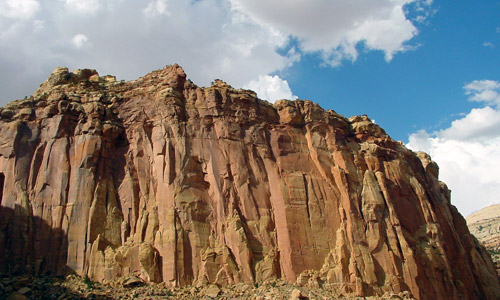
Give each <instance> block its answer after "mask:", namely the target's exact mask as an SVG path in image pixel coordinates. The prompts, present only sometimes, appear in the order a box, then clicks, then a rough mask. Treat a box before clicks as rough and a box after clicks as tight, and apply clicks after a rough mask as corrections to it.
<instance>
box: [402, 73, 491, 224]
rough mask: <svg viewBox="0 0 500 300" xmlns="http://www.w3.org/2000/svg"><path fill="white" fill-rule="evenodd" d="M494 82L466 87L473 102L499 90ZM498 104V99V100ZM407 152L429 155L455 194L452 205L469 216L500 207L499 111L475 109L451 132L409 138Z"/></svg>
mask: <svg viewBox="0 0 500 300" xmlns="http://www.w3.org/2000/svg"><path fill="white" fill-rule="evenodd" d="M499 87H500V83H498V82H496V81H492V80H480V81H473V82H471V83H468V84H466V85H465V86H464V88H465V90H466V91H467V94H469V96H470V98H469V99H471V100H472V101H482V102H486V103H487V104H492V103H493V102H491V101H490V100H488V99H490V98H488V97H486V98H485V99H486V100H477V99H481V97H482V96H479V97H476V98H475V96H477V95H481V93H483V92H484V91H487V90H492V89H498V88H499ZM497 100H498V99H497ZM494 103H496V104H497V105H498V102H494ZM407 146H408V148H410V149H413V150H420V151H425V152H427V153H429V154H430V155H431V157H432V159H433V160H434V161H436V162H437V163H438V165H439V167H440V179H441V180H442V181H444V182H446V184H448V187H449V188H450V189H451V190H452V203H453V204H454V205H456V206H457V208H458V209H459V211H460V212H461V213H462V214H464V215H465V216H466V215H469V214H471V213H472V212H474V211H476V210H478V209H480V208H482V207H484V206H487V205H490V204H494V203H500V198H499V196H498V195H500V160H499V159H498V157H500V109H499V108H498V107H491V106H485V107H482V108H475V109H472V110H471V111H470V112H469V113H468V114H466V115H465V116H464V117H462V118H460V119H457V120H455V121H453V122H452V124H451V126H450V127H449V128H446V129H444V130H440V131H437V132H434V133H432V134H429V133H428V132H426V131H424V130H421V131H418V132H416V133H414V134H412V135H410V137H409V143H408V144H407Z"/></svg>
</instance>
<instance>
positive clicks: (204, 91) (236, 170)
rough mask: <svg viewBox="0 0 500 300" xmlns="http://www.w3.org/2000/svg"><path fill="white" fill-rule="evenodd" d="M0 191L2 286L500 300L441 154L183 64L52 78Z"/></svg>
mask: <svg viewBox="0 0 500 300" xmlns="http://www.w3.org/2000/svg"><path fill="white" fill-rule="evenodd" d="M0 187H2V189H1V191H0V192H1V195H0V196H1V209H2V211H1V214H0V268H2V269H3V270H2V271H3V272H12V273H16V272H18V273H22V272H32V273H35V274H38V273H51V274H64V273H68V272H73V271H74V272H76V273H77V274H80V275H83V276H85V275H86V276H89V277H90V278H91V279H93V280H97V281H101V282H107V281H110V280H113V279H114V278H118V277H123V276H129V275H135V276H138V277H140V278H141V279H142V280H144V281H149V282H165V283H166V284H167V285H170V286H186V285H204V284H218V285H232V284H237V283H247V284H253V283H262V282H269V281H273V280H275V279H278V278H280V279H283V280H286V281H288V282H292V283H296V284H298V285H309V286H320V287H324V288H328V289H330V290H334V291H337V292H338V293H339V294H340V293H342V294H346V293H352V294H357V295H382V294H384V293H386V292H387V293H388V292H391V293H392V292H394V293H398V292H401V291H409V293H410V294H411V295H412V296H413V297H416V298H418V299H496V297H497V296H498V295H499V294H500V287H499V283H498V279H497V276H496V274H495V268H494V266H493V264H492V262H491V259H490V257H489V256H488V254H487V253H486V251H485V250H484V248H483V247H482V246H481V245H480V244H479V243H478V242H477V240H476V239H475V238H474V237H473V236H472V235H471V234H470V233H469V230H468V229H467V225H466V223H465V220H464V219H463V217H462V216H461V215H460V214H459V213H458V212H457V210H456V208H455V207H454V206H452V205H451V204H450V191H449V190H448V189H447V187H446V185H445V184H443V183H442V182H439V181H438V167H437V165H436V164H435V163H434V162H433V161H431V159H430V157H429V156H427V155H426V154H424V153H414V152H412V151H410V150H408V149H406V148H405V147H404V146H403V145H402V144H401V143H399V142H395V141H394V140H392V139H391V138H390V137H389V136H388V135H387V134H386V133H385V132H384V130H383V129H381V128H380V127H379V126H378V125H376V124H374V123H372V122H371V121H370V119H368V118H367V117H366V116H356V117H352V118H350V119H347V118H345V117H343V116H341V115H339V114H337V113H335V112H334V111H331V110H328V111H326V110H323V109H322V108H321V107H319V106H318V105H317V104H314V103H313V102H311V101H302V100H297V101H287V100H281V101H278V102H276V104H274V105H272V104H269V103H267V102H265V101H261V100H259V99H258V98H257V97H256V94H255V93H254V92H252V91H248V90H236V89H233V88H231V87H230V86H228V85H227V84H226V83H224V82H223V81H220V80H216V81H215V82H214V83H213V84H212V86H210V87H206V88H201V87H198V86H196V85H195V84H193V83H192V82H191V81H189V80H187V79H186V75H185V73H184V71H183V70H182V69H181V68H180V67H179V66H177V65H174V66H167V67H166V68H164V69H162V70H158V71H154V72H152V73H150V74H148V75H146V76H144V77H142V78H139V79H138V80H135V81H130V82H123V81H116V80H115V78H114V77H112V76H104V77H100V76H99V74H97V72H96V71H95V70H76V71H73V72H69V71H68V70H67V69H66V68H58V69H56V70H55V71H54V72H53V73H52V74H51V75H50V77H49V78H48V79H47V81H46V82H44V83H43V84H42V85H41V86H40V88H39V89H38V90H37V91H36V92H35V94H34V95H33V96H32V97H29V98H27V99H25V100H18V101H14V102H12V103H10V104H8V105H7V106H6V107H4V108H3V109H2V110H1V112H0Z"/></svg>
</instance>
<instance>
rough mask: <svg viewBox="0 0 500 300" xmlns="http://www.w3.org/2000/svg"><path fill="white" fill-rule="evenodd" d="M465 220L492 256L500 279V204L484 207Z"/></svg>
mask: <svg viewBox="0 0 500 300" xmlns="http://www.w3.org/2000/svg"><path fill="white" fill-rule="evenodd" d="M465 220H466V221H467V226H469V230H470V232H471V233H472V234H473V235H474V236H475V237H476V238H477V239H478V240H479V241H480V242H481V243H482V244H483V246H485V247H486V250H487V251H488V252H489V253H490V254H491V257H492V258H493V262H494V263H495V265H496V268H497V274H498V277H500V204H494V205H490V206H487V207H484V208H482V209H480V210H479V211H477V212H475V213H473V214H471V215H470V216H468V217H467V218H465Z"/></svg>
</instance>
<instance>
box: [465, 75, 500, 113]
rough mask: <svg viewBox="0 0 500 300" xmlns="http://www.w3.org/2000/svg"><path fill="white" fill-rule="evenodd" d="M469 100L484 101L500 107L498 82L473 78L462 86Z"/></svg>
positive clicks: (499, 84) (499, 85) (499, 83)
mask: <svg viewBox="0 0 500 300" xmlns="http://www.w3.org/2000/svg"><path fill="white" fill-rule="evenodd" d="M464 89H465V90H466V92H465V93H466V94H467V95H469V100H470V101H475V102H486V103H487V104H490V105H496V106H497V107H500V82H497V81H493V80H474V81H472V82H471V83H468V84H466V85H465V86H464Z"/></svg>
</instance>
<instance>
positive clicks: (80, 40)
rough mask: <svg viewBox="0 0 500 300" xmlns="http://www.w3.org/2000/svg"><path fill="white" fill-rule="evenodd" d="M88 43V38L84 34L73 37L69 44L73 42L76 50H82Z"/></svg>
mask: <svg viewBox="0 0 500 300" xmlns="http://www.w3.org/2000/svg"><path fill="white" fill-rule="evenodd" d="M88 41H89V38H88V37H87V36H86V35H85V34H81V33H79V34H77V35H75V36H74V37H73V38H72V39H71V42H73V45H75V47H76V48H82V47H83V46H84V45H85V44H86V43H87V42H88Z"/></svg>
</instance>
